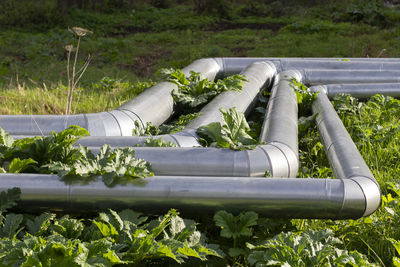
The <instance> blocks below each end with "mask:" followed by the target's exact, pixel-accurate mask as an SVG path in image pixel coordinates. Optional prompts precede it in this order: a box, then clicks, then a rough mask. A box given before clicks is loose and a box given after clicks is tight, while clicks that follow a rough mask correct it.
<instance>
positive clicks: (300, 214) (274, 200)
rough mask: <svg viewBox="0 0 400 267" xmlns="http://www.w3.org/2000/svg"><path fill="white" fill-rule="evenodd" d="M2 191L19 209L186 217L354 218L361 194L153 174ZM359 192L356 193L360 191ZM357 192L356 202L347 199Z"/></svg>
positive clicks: (333, 187) (341, 188)
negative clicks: (222, 213) (109, 183)
mask: <svg viewBox="0 0 400 267" xmlns="http://www.w3.org/2000/svg"><path fill="white" fill-rule="evenodd" d="M0 181H1V183H0V190H2V191H3V190H6V189H8V188H12V187H19V188H21V192H22V194H21V203H20V205H19V208H20V209H23V210H29V211H31V212H33V211H38V210H49V209H50V210H51V209H57V210H59V209H64V210H74V211H77V210H79V211H81V212H85V211H86V212H87V211H99V210H106V209H108V208H112V209H123V208H132V209H135V210H138V211H145V212H147V213H149V212H165V211H167V210H169V209H170V208H171V207H173V208H176V209H179V211H182V212H186V213H193V211H195V212H196V213H199V212H201V213H205V212H207V213H210V212H215V211H217V210H221V209H224V210H227V211H230V212H240V211H243V210H252V211H256V212H258V213H259V214H260V215H263V216H268V217H274V218H315V219H345V218H346V219H348V218H352V219H356V218H359V217H361V216H362V215H363V203H362V202H360V201H357V198H359V197H360V194H362V192H361V191H360V190H359V186H358V184H357V183H355V182H354V181H352V180H340V179H310V178H305V179H296V178H289V179H279V178H251V179H249V178H245V177H237V178H233V177H209V176H207V177H193V176H182V177H173V176H162V177H160V176H155V177H149V178H146V179H144V180H138V181H137V182H136V183H135V185H130V184H127V185H116V186H114V187H112V188H108V187H106V186H105V185H104V184H103V182H102V181H100V180H99V181H94V182H92V183H90V184H87V185H79V184H73V185H71V184H66V183H65V182H63V181H60V178H59V177H57V176H55V175H40V174H0ZM357 190H358V191H357ZM347 192H353V193H354V194H353V197H354V198H355V200H353V201H351V204H352V205H348V204H349V202H345V201H344V195H345V194H346V193H347Z"/></svg>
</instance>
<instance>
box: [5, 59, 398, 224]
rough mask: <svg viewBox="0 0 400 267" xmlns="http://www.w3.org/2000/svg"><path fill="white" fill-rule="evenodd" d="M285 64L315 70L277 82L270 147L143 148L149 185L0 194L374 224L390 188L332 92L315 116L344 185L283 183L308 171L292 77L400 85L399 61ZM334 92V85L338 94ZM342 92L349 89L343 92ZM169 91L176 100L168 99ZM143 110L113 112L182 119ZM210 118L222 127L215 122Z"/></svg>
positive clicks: (208, 63)
mask: <svg viewBox="0 0 400 267" xmlns="http://www.w3.org/2000/svg"><path fill="white" fill-rule="evenodd" d="M249 60H252V59H242V60H239V59H226V58H225V59H224V58H220V59H202V60H199V61H196V62H194V63H193V64H192V68H198V69H200V70H202V71H201V72H202V73H203V75H205V76H207V77H212V76H215V75H216V74H217V73H221V72H229V71H231V70H233V69H235V68H238V66H236V65H235V64H239V63H240V64H244V63H243V62H245V61H249ZM270 60H272V63H273V64H274V65H275V67H276V64H277V63H276V62H274V59H270ZM279 60H281V59H277V60H275V61H277V62H278V64H281V65H280V66H279V68H277V69H282V66H283V65H282V62H283V61H279ZM282 60H283V59H282ZM284 60H287V62H286V63H285V64H286V65H284V66H285V68H289V67H288V66H289V65H290V64H292V66H295V65H296V64H297V66H298V68H300V66H301V63H300V62H301V61H304V62H307V63H304V64H305V65H307V64H309V65H308V67H306V66H305V65H304V66H305V67H306V69H304V68H300V69H301V70H299V71H298V70H290V71H285V72H282V73H280V74H279V75H278V76H277V77H276V79H275V81H274V84H273V86H272V92H271V100H270V103H269V104H268V108H267V114H266V119H265V121H264V124H263V129H262V135H261V137H260V139H261V140H263V141H266V142H268V144H267V145H261V146H258V147H257V148H256V149H255V150H247V151H230V150H220V149H215V148H167V149H165V148H138V149H137V150H136V155H137V156H138V157H140V158H145V159H147V160H149V161H151V162H152V163H153V168H154V169H155V173H156V174H157V175H156V176H155V177H150V178H147V179H145V180H140V181H142V183H140V184H136V185H117V186H115V187H113V188H107V187H105V186H104V184H103V183H102V182H101V181H100V180H98V181H95V182H93V183H91V184H89V185H71V184H65V183H64V182H62V181H60V180H59V177H57V176H55V175H40V174H0V179H1V180H0V181H1V182H0V190H6V189H8V188H11V187H20V188H21V191H22V195H21V198H22V203H21V204H22V205H21V208H24V209H29V210H33V209H35V208H39V209H40V208H42V209H48V208H57V209H58V208H63V209H72V210H97V209H99V208H100V209H104V208H116V209H119V208H125V207H130V208H134V209H137V210H145V211H147V212H151V211H161V210H163V211H165V210H166V209H169V208H171V207H174V208H178V209H180V210H182V211H193V210H196V212H199V211H215V210H218V209H226V210H229V211H232V212H235V211H241V210H254V211H257V212H259V213H260V214H263V215H266V216H270V217H281V218H331V219H345V218H359V217H361V216H368V215H369V214H371V213H372V212H374V211H375V210H376V209H377V208H378V207H379V204H380V189H379V186H378V184H377V182H376V180H375V179H374V177H373V175H372V173H371V172H370V170H369V169H368V167H367V165H366V164H365V162H364V160H363V159H362V157H361V155H360V154H359V152H358V150H357V148H356V146H355V145H354V143H353V142H352V140H351V138H350V136H349V135H348V133H347V131H346V129H345V128H344V126H343V124H342V123H341V121H340V119H339V117H338V116H337V114H336V112H335V110H334V109H333V107H332V105H331V103H330V102H329V100H328V97H327V95H326V94H325V93H324V92H326V91H328V93H329V88H330V87H329V85H328V86H325V87H323V86H320V87H313V88H312V89H313V90H317V91H319V92H320V93H319V95H318V97H317V100H316V101H315V102H314V104H313V112H314V113H315V114H317V118H316V120H317V125H318V129H319V131H320V133H321V137H322V142H323V144H324V147H325V149H326V151H327V155H328V159H329V161H330V164H331V166H332V168H333V170H334V174H335V177H336V179H312V178H307V179H294V178H287V179H281V178H277V177H294V176H295V175H296V172H297V166H298V156H297V150H298V148H297V146H298V143H297V101H295V100H296V99H295V95H294V93H293V90H292V89H291V88H290V82H291V79H292V78H296V79H297V80H299V81H302V82H303V83H307V84H318V83H322V82H328V83H362V82H387V83H389V82H397V81H398V77H399V73H398V71H396V70H392V68H397V65H396V61H392V60H389V59H387V60H386V59H377V60H373V61H371V62H372V63H374V64H375V65H373V64H370V65H368V66H369V67H371V68H372V66H373V67H374V68H376V67H377V66H381V67H380V69H379V70H376V69H375V70H374V71H371V70H368V69H364V70H359V71H353V70H351V69H350V70H347V71H341V70H330V71H326V70H321V69H323V67H320V68H321V69H319V70H315V69H312V68H310V69H308V68H309V67H310V66H311V65H313V64H315V65H313V66H317V65H321V64H322V65H324V66H329V67H327V68H328V69H329V68H330V69H335V68H336V67H339V65H341V64H338V63H337V62H335V60H334V59H330V60H328V59H324V60H318V59H307V60H304V59H284ZM355 60H357V61H363V60H361V59H360V60H358V59H351V60H350V61H351V62H350V63H354V64H353V65H354V66H355V65H357V64H358V63H357V62H355ZM336 61H337V60H336ZM353 61H354V62H353ZM279 62H281V63H279ZM343 63H344V62H343ZM229 64H230V66H229ZM240 64H239V65H240ZM259 64H260V66H264V67H265V66H269V67H268V68H269V69H270V70H271V69H273V68H272V67H271V66H272V65H271V63H259ZM358 65H360V64H358ZM361 65H362V64H361ZM365 65H367V64H365ZM246 66H247V65H246ZM346 66H347V65H346ZM187 68H188V67H187ZM187 68H185V69H187ZM360 68H361V67H360ZM221 70H222V71H221ZM257 70H258V68H257ZM271 73H272V72H271ZM271 73H269V74H267V76H268V75H270V74H271ZM273 73H275V71H273ZM268 79H271V78H266V79H265V81H267V80H268ZM250 83H252V82H250ZM255 83H257V81H256V82H255ZM261 83H263V82H262V81H261V80H260V81H258V83H257V84H261ZM170 86H171V84H170V83H164V85H163V84H161V85H160V87H161V89H160V88H159V89H153V88H156V87H153V88H152V89H149V90H147V91H149V92H150V93H146V94H148V97H149V98H150V99H153V100H154V101H155V99H159V101H164V100H165V99H169V98H171V95H170V92H171V90H173V89H174V88H171V87H170ZM259 87H261V85H259ZM331 88H334V87H333V86H331ZM336 88H338V87H336ZM342 88H346V87H345V86H342ZM347 88H350V87H349V86H348V87H347ZM371 88H372V87H371ZM353 89H354V88H353ZM332 90H333V89H332ZM354 90H356V89H354ZM147 91H145V92H147ZM167 91H168V92H169V94H166V92H167ZM146 94H145V95H146ZM160 97H161V99H162V100H161V99H160ZM141 98H144V96H143V95H141V96H140V97H139V99H141ZM146 99H147V97H146ZM153 100H151V101H153ZM151 101H150V102H151ZM150 102H148V103H150ZM134 103H135V101H133V102H131V103H129V104H127V105H126V106H122V107H123V108H122V109H121V111H120V110H118V112H121V113H118V112H116V113H115V114H114V113H112V116H113V117H114V119H115V120H116V121H117V122H124V121H125V122H126V123H127V121H129V120H131V121H132V120H133V118H134V117H131V116H136V117H135V118H139V120H141V121H142V122H143V123H144V122H145V121H146V120H147V119H154V121H161V120H163V118H161V117H162V116H166V117H167V115H168V113H172V110H171V105H172V104H171V103H170V102H168V101H167V104H166V105H165V107H163V108H162V109H163V110H165V112H166V114H167V115H165V113H163V114H162V115H161V114H156V115H154V118H151V116H152V115H149V114H150V113H151V112H152V111H153V109H151V108H154V106H151V105H150V106H149V105H148V103H145V104H143V103H139V104H134ZM131 104H132V105H133V106H135V105H138V106H139V107H140V109H143V112H144V113H145V114H142V115H143V118H146V116H149V117H147V118H146V119H143V118H142V117H141V116H142V115H141V116H139V115H138V114H139V112H138V113H134V112H133V113H132V114H127V113H124V112H125V111H126V110H130V108H131ZM150 107H151V108H150ZM125 109H126V110H125ZM124 110H125V111H124ZM122 113H124V114H125V115H126V116H127V117H128V118H126V117H124V116H125V115H122ZM155 113H157V112H155ZM86 115H88V114H86ZM169 115H170V114H169ZM169 115H168V116H169ZM210 118H212V119H213V120H215V119H216V118H215V115H212V116H210ZM0 119H1V118H0ZM101 120H103V118H96V120H94V121H95V124H94V125H96V129H97V127H99V129H100V130H99V131H102V135H103V136H105V135H107V134H108V133H112V134H114V132H113V131H114V130H111V129H109V130H107V131H110V132H107V131H106V130H105V129H104V128H101V123H104V122H103V121H101ZM105 121H107V122H109V121H108V120H105ZM111 121H112V120H111ZM279 122H280V123H279ZM282 122H284V123H282ZM41 123H42V122H41ZM63 123H64V122H63ZM117 124H118V123H117ZM0 125H1V123H0ZM99 125H100V126H99ZM46 127H50V126H46ZM118 127H120V128H119V129H120V132H121V133H122V132H125V131H126V132H127V131H128V129H129V128H128V127H127V126H126V125H125V124H124V126H121V125H118ZM124 127H126V128H124ZM196 127H198V126H197V125H195V126H189V127H188V128H189V129H190V130H194V129H195V128H196ZM101 129H102V130H101ZM104 133H106V134H104ZM30 134H32V133H30ZM181 134H183V133H181ZM99 138H103V139H104V142H109V140H110V139H108V138H107V137H99ZM126 138H127V139H129V138H132V137H126ZM170 138H175V139H176V137H175V136H170ZM185 138H192V137H190V136H187V137H185ZM185 140H189V139H185ZM116 145H118V146H121V143H119V142H118V143H116ZM296 164H297V166H296ZM265 170H268V171H269V172H270V173H272V175H273V176H274V177H275V178H246V177H245V176H262V175H263V174H264V172H265ZM161 175H165V176H161ZM138 182H139V181H138Z"/></svg>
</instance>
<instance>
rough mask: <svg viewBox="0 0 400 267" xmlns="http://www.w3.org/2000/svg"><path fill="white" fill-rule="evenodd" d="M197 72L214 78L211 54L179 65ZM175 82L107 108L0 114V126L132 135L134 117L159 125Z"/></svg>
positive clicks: (169, 108)
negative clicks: (75, 128)
mask: <svg viewBox="0 0 400 267" xmlns="http://www.w3.org/2000/svg"><path fill="white" fill-rule="evenodd" d="M190 71H195V72H200V73H201V75H202V76H203V77H204V78H208V79H209V80H214V78H215V76H216V74H217V73H218V72H219V65H218V64H217V63H216V61H215V60H214V59H212V58H208V59H199V60H196V61H194V62H193V63H192V64H190V65H189V66H187V67H185V68H183V69H182V72H183V73H185V74H186V75H189V72H190ZM176 88H177V86H176V85H175V84H173V83H170V82H161V83H159V84H157V85H155V86H153V87H151V88H149V89H147V90H145V91H144V92H142V93H141V94H140V95H138V96H137V97H135V98H134V99H132V100H130V101H128V102H127V103H125V104H123V105H122V106H120V107H118V108H117V109H115V110H112V111H109V112H100V113H88V114H77V115H68V116H66V115H0V126H1V127H2V128H3V129H4V130H5V131H6V132H9V133H10V134H12V135H49V134H50V133H51V131H55V132H59V131H62V130H64V129H66V128H67V127H68V126H70V125H79V126H81V127H83V128H86V129H88V130H89V132H90V134H91V135H92V136H131V135H132V130H133V128H134V123H135V121H140V122H142V123H143V125H145V124H146V122H151V123H152V124H154V125H160V124H161V123H163V122H164V121H165V120H166V119H168V118H169V117H170V115H171V114H172V112H173V99H172V96H171V91H172V90H175V89H176Z"/></svg>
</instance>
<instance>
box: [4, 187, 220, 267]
mask: <svg viewBox="0 0 400 267" xmlns="http://www.w3.org/2000/svg"><path fill="white" fill-rule="evenodd" d="M13 194H14V193H10V192H9V193H7V195H9V196H8V197H9V201H8V202H9V203H12V202H14V200H13V197H12V196H11V195H13ZM0 235H1V237H2V238H1V240H0V251H1V254H0V264H1V265H2V266H10V265H11V266H67V265H70V266H104V267H105V266H114V265H117V264H129V265H130V266H141V265H147V264H151V263H152V262H157V261H158V262H160V261H161V262H163V261H164V262H165V263H168V262H170V261H169V259H170V260H172V261H174V262H177V263H184V261H185V260H186V259H188V258H197V259H199V260H201V261H204V260H206V259H207V256H216V257H221V256H220V255H219V253H218V252H216V251H215V250H214V249H211V248H210V247H209V246H208V245H207V244H205V242H204V241H203V240H204V238H203V237H202V234H201V233H200V232H199V231H197V229H196V224H195V223H194V222H193V221H190V220H184V219H182V218H181V217H179V216H178V212H176V211H175V210H170V211H169V212H168V213H167V214H165V215H164V216H160V217H158V218H156V219H154V220H149V219H148V218H147V217H144V216H141V215H140V214H138V213H135V212H133V211H132V210H123V211H120V212H115V211H113V210H109V211H108V212H102V213H99V215H98V217H97V218H94V219H89V220H87V219H86V220H84V219H75V218H71V217H70V216H68V215H65V216H63V217H61V218H57V216H56V215H55V214H52V213H43V214H41V215H40V216H37V217H34V218H33V219H28V220H26V221H25V220H23V216H22V215H21V214H8V215H7V216H6V219H5V221H4V222H2V223H1V225H0Z"/></svg>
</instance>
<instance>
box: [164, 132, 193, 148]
mask: <svg viewBox="0 0 400 267" xmlns="http://www.w3.org/2000/svg"><path fill="white" fill-rule="evenodd" d="M167 136H168V137H170V138H172V140H168V141H171V142H174V143H175V144H177V145H178V146H179V147H197V146H201V144H200V143H199V141H198V139H197V138H198V137H197V134H196V130H194V129H187V130H183V131H180V132H177V133H174V134H169V135H166V137H167ZM163 139H164V138H163Z"/></svg>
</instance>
